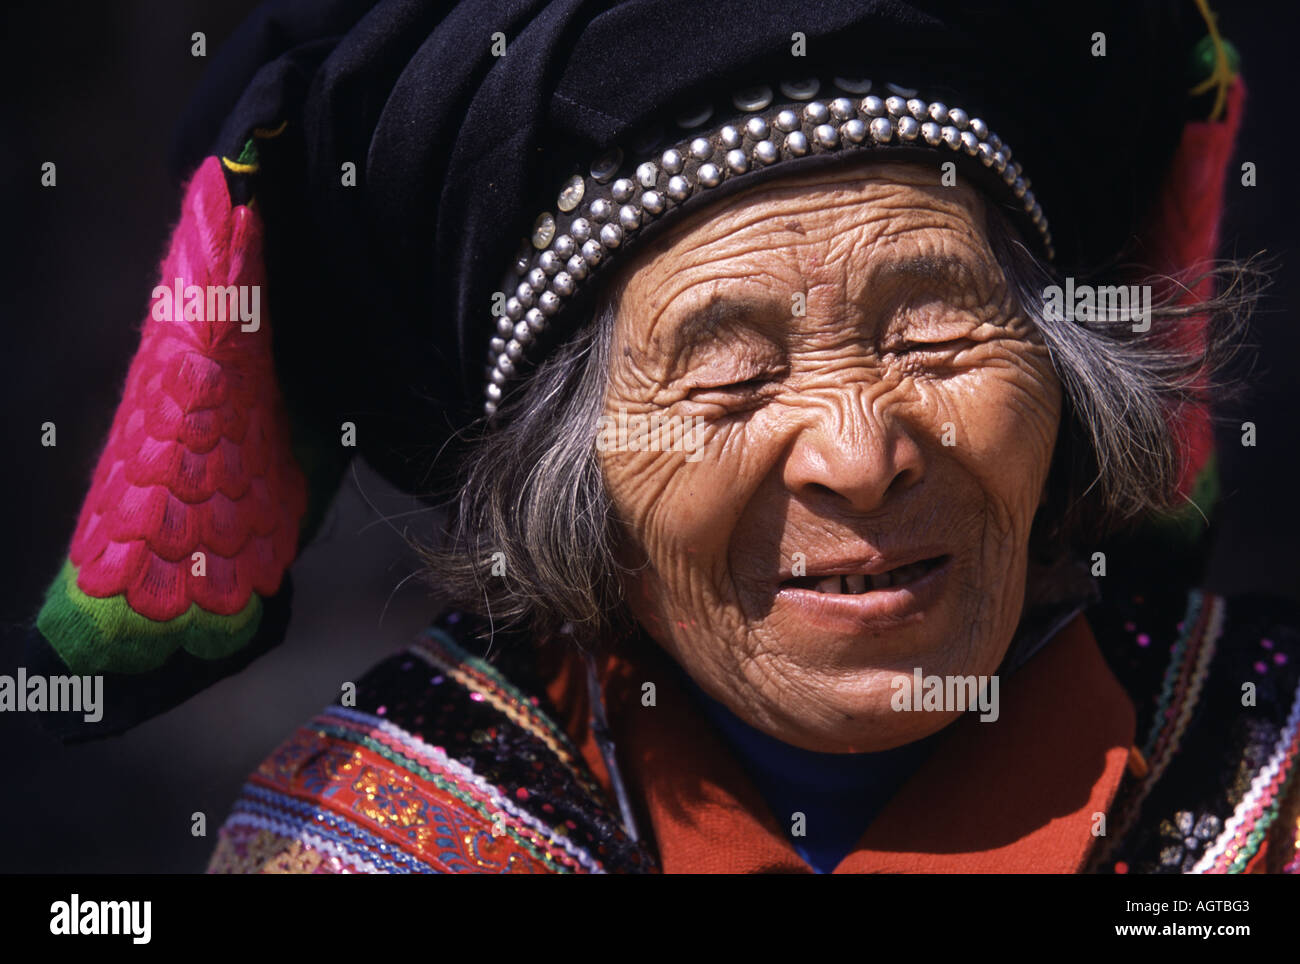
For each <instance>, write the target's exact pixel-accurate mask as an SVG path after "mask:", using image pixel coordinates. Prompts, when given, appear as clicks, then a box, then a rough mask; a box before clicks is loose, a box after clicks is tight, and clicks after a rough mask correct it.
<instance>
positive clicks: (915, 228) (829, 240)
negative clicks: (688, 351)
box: [615, 162, 992, 321]
mask: <svg viewBox="0 0 1300 964" xmlns="http://www.w3.org/2000/svg"><path fill="white" fill-rule="evenodd" d="M983 224H984V203H983V201H982V199H981V197H980V195H979V194H978V193H977V192H976V190H975V189H974V188H973V187H971V186H970V185H969V184H968V183H967V182H965V181H962V180H959V181H958V182H957V184H955V185H952V186H943V185H942V184H941V183H940V171H939V168H938V166H937V165H933V164H930V165H927V164H920V163H905V162H904V163H899V162H887V163H879V162H877V163H872V164H867V165H852V166H845V167H834V168H828V169H824V170H818V171H813V172H808V173H806V174H803V175H801V176H799V177H787V178H781V179H778V180H774V181H770V182H766V183H763V184H758V185H755V186H753V187H751V188H749V189H748V190H746V191H743V192H740V193H738V194H736V195H734V196H732V197H728V198H724V199H723V200H721V201H718V202H717V203H715V204H714V205H711V206H709V207H707V208H705V209H703V210H701V211H698V212H696V213H695V214H693V215H692V216H690V217H689V218H688V219H686V220H685V221H683V222H682V223H680V224H678V225H675V226H674V227H673V228H672V229H671V230H669V231H668V232H666V233H665V234H664V235H662V236H660V237H659V238H658V239H656V240H655V242H654V243H653V244H651V245H650V246H648V247H647V248H645V249H643V250H642V251H640V252H638V253H637V254H636V255H634V256H633V258H632V259H631V260H630V261H629V262H628V263H627V264H625V265H624V266H623V271H622V275H621V278H619V279H618V281H617V282H616V285H615V286H616V288H617V289H618V290H619V293H620V300H621V302H622V303H623V305H624V306H627V305H631V306H633V307H635V309H636V311H635V314H636V315H637V316H639V317H640V318H641V319H642V320H645V321H649V320H651V319H653V318H655V317H657V316H658V315H659V314H660V313H661V312H663V311H664V309H666V308H667V307H668V306H669V305H672V304H674V303H675V302H690V301H701V300H702V301H708V300H712V298H713V297H714V296H715V295H716V294H717V292H718V291H719V290H720V289H723V288H725V289H727V290H729V291H731V292H733V293H736V294H740V293H742V292H745V293H746V294H749V295H752V296H755V297H762V296H763V295H765V294H766V295H771V294H772V293H773V290H774V289H780V291H781V292H782V293H786V292H787V291H789V290H804V291H807V290H808V289H809V288H810V287H812V286H820V285H827V284H831V285H839V286H840V287H841V291H840V294H841V295H842V296H843V297H845V298H846V299H848V300H855V299H857V298H858V297H860V296H861V295H862V291H863V289H864V288H866V287H869V286H870V285H871V284H872V283H873V282H874V281H875V280H876V279H877V278H879V277H881V276H884V275H890V276H899V275H904V276H906V275H919V276H929V277H935V276H936V275H937V274H943V275H944V276H946V277H956V276H957V275H959V274H962V273H967V272H969V273H971V274H979V273H981V271H982V269H985V268H990V267H991V266H992V257H991V253H990V252H989V250H988V247H987V244H986V243H985V240H984V228H983ZM959 269H965V270H964V271H963V270H959Z"/></svg>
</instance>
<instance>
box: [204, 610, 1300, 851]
mask: <svg viewBox="0 0 1300 964" xmlns="http://www.w3.org/2000/svg"><path fill="white" fill-rule="evenodd" d="M1297 626H1300V613H1298V612H1297V607H1296V606H1295V605H1294V604H1293V603H1290V602H1287V601H1280V600H1277V599H1271V598H1263V597H1242V598H1233V599H1231V600H1227V599H1224V598H1222V597H1220V596H1216V595H1213V594H1210V593H1203V592H1199V591H1194V592H1191V593H1187V592H1185V591H1184V592H1179V591H1175V590H1170V591H1166V592H1148V593H1145V594H1143V593H1132V592H1130V593H1127V594H1126V595H1125V596H1124V598H1122V599H1120V600H1119V601H1118V602H1116V601H1115V600H1114V599H1112V600H1110V601H1109V602H1108V604H1107V606H1105V607H1100V606H1094V607H1093V608H1092V609H1090V610H1089V611H1088V612H1087V614H1086V619H1085V618H1084V616H1083V615H1082V614H1080V615H1079V616H1078V617H1077V618H1076V619H1075V620H1073V621H1072V623H1071V626H1070V627H1069V629H1068V631H1066V632H1063V633H1061V634H1059V638H1056V639H1052V640H1051V641H1050V642H1048V643H1047V644H1046V645H1044V646H1043V647H1042V648H1041V650H1040V651H1039V652H1037V653H1035V654H1034V655H1033V656H1032V657H1031V658H1030V659H1029V660H1028V662H1027V663H1026V664H1025V667H1024V668H1023V670H1021V671H1019V672H1018V673H1017V674H1016V676H1015V677H1014V678H1013V680H1011V681H1009V682H1008V683H1007V684H1004V697H1003V702H1004V710H1003V717H1004V720H1005V721H1006V722H1007V724H1008V726H1009V729H1007V730H1006V731H1004V732H1003V735H1002V736H1001V738H999V739H998V740H996V741H992V740H985V741H984V742H983V743H981V742H980V741H981V740H982V739H983V737H982V733H983V732H984V731H982V730H981V729H979V728H978V726H976V725H975V724H974V722H973V717H972V718H971V722H970V723H969V725H968V721H967V720H966V719H963V720H961V721H959V722H958V723H955V724H953V725H952V726H950V727H948V730H951V731H952V734H951V737H950V738H949V740H950V744H951V747H950V748H951V750H952V752H951V753H950V754H949V755H948V756H947V757H945V756H944V755H943V753H940V754H939V757H940V759H938V760H937V761H935V762H934V766H933V767H932V768H931V769H932V772H931V773H930V775H929V776H927V774H926V773H925V772H924V771H923V772H921V773H919V774H918V775H917V776H916V777H914V778H913V779H912V781H911V783H910V784H908V785H905V786H904V788H903V789H902V791H900V793H899V797H900V798H902V799H900V801H899V802H898V806H896V807H893V808H892V811H891V809H890V808H886V810H885V812H884V813H882V814H881V815H880V816H879V817H878V818H877V819H876V821H874V822H873V824H872V826H871V827H870V828H868V832H867V834H866V835H864V839H863V843H862V844H861V845H860V846H859V849H858V851H857V852H855V853H854V854H851V855H850V857H848V858H846V860H845V861H844V863H843V864H842V865H841V866H840V868H838V869H837V872H855V871H868V870H884V871H907V870H927V871H936V870H937V871H950V870H951V871H962V870H985V871H990V870H991V871H998V870H1048V871H1078V872H1088V871H1090V872H1101V873H1239V872H1242V871H1267V872H1285V873H1294V872H1296V871H1297V870H1300V851H1298V850H1297V845H1298V844H1300V836H1298V833H1300V822H1298V821H1300V781H1298V780H1297V779H1296V777H1295V771H1296V767H1297V755H1298V752H1300V728H1298V724H1300V691H1298V689H1297V684H1298V682H1300V632H1297V629H1296V627H1297ZM481 628H482V627H481V626H480V625H479V624H478V623H477V622H476V621H475V620H474V619H472V618H469V617H465V616H461V615H459V614H455V613H452V614H447V615H444V616H443V617H442V618H441V619H440V620H438V622H437V623H436V624H435V625H433V626H431V627H430V628H429V629H428V630H427V631H426V632H425V633H424V634H423V635H422V636H421V637H420V638H419V639H417V640H416V641H415V642H414V643H413V644H412V645H411V646H409V647H408V648H407V649H405V650H404V651H402V652H400V653H398V654H397V655H394V656H393V657H391V658H389V659H387V660H386V661H384V662H382V663H381V664H379V665H378V666H376V667H375V668H374V669H373V670H372V671H371V672H370V673H369V674H368V675H367V676H366V677H365V678H364V679H363V680H362V681H361V682H360V683H359V686H358V690H357V694H356V702H355V705H354V706H347V705H337V704H336V705H331V706H328V707H327V708H326V709H325V710H323V711H322V712H321V713H320V715H318V716H317V717H316V718H315V719H314V720H312V721H311V723H310V724H308V725H306V726H304V727H303V728H301V729H300V730H299V731H298V732H297V733H295V734H294V735H293V736H292V737H291V738H290V739H289V740H287V741H286V742H285V743H283V744H282V745H281V746H280V747H279V748H278V749H277V750H275V752H274V753H272V754H271V755H270V756H269V757H268V758H267V759H266V761H265V762H264V763H263V764H262V765H261V766H260V767H259V768H258V770H257V771H256V772H255V773H254V774H252V775H251V776H250V777H249V779H248V781H247V783H246V785H245V786H244V788H243V791H242V793H241V794H240V796H239V798H238V801H237V802H236V804H235V806H234V809H233V811H232V812H231V814H230V816H229V819H228V820H227V821H226V823H225V825H224V826H223V828H222V829H221V833H220V838H219V843H218V845H217V848H216V850H215V852H214V854H213V856H212V859H211V863H210V866H209V870H210V871H211V872H219V873H223V872H262V873H284V872H293V873H357V872H367V873H389V872H391V873H408V872H409V873H460V872H475V873H499V872H559V873H604V872H637V873H639V872H656V871H664V872H683V871H684V872H691V871H725V870H733V871H751V872H762V871H793V872H809V871H810V868H809V867H808V866H807V865H806V864H804V863H803V861H802V860H801V859H800V858H799V857H798V856H797V855H796V854H795V852H794V850H793V849H792V848H791V847H790V845H789V842H788V840H786V839H784V837H783V835H784V834H785V833H786V832H787V831H788V827H786V826H784V825H783V824H782V823H780V822H779V821H777V820H776V819H775V817H774V816H773V815H772V814H770V813H767V812H766V810H765V806H764V804H763V802H762V799H761V798H760V797H758V796H757V795H756V793H755V792H754V789H753V787H752V785H747V783H746V780H745V777H744V776H743V773H741V772H740V771H738V770H737V769H736V766H735V761H734V760H730V759H728V758H727V756H726V753H725V750H723V749H721V747H720V745H719V744H718V743H717V742H716V741H715V740H714V739H713V737H712V736H711V735H710V734H709V733H708V732H707V727H704V726H702V724H701V721H700V718H699V717H696V716H692V715H691V714H690V709H689V706H688V705H687V704H686V703H685V702H683V701H681V699H680V694H677V693H676V691H675V690H674V689H673V687H672V683H671V671H670V669H668V668H665V667H664V666H663V665H662V664H661V663H655V662H654V660H653V658H652V657H647V659H648V660H649V661H646V660H642V661H640V662H636V661H632V662H627V661H623V662H622V663H620V662H619V661H618V659H616V658H614V657H612V656H611V657H610V659H609V660H606V662H605V663H604V665H603V666H602V667H601V668H600V669H599V670H598V671H596V672H597V677H598V680H597V683H596V687H595V689H592V687H591V686H590V685H588V684H589V683H590V681H589V680H588V679H587V678H586V669H585V666H584V664H583V663H582V661H580V660H577V659H576V657H574V655H573V654H572V652H568V653H565V652H560V653H559V654H558V655H556V651H551V650H548V648H547V647H541V648H537V647H529V646H526V645H513V646H511V645H503V644H502V643H501V641H500V640H499V639H498V640H497V642H496V643H495V644H494V646H493V656H492V658H491V659H490V660H485V659H483V658H480V656H478V655H475V653H482V652H483V651H484V645H483V644H482V643H481V642H479V641H478V640H477V639H476V632H477V631H478V630H480V629H481ZM1094 639H1095V640H1096V641H1095V642H1094V641H1093V640H1094ZM592 665H593V667H594V666H595V665H596V664H595V663H593V664H592ZM647 678H649V679H656V680H658V682H659V684H660V685H659V696H658V699H657V701H655V704H654V705H653V706H651V707H646V706H644V705H642V704H643V702H644V701H643V700H640V699H639V698H638V697H639V694H640V693H641V692H642V686H643V681H644V680H645V679H647ZM1015 686H1018V687H1019V692H1021V693H1022V694H1024V696H1023V698H1021V700H1020V702H1019V703H1017V697H1016V696H1015V695H1014V694H1015V693H1016V692H1017V690H1016V689H1015V688H1014V687H1015ZM1062 688H1064V689H1065V690H1066V691H1068V692H1071V693H1074V694H1075V696H1076V697H1077V700H1074V702H1076V703H1077V704H1078V705H1077V706H1074V707H1073V708H1072V707H1071V705H1070V704H1071V703H1072V700H1071V699H1062V697H1061V692H1062ZM1038 691H1041V693H1042V694H1044V695H1041V696H1034V695H1033V694H1034V693H1035V692H1038ZM593 695H594V696H595V697H596V698H597V700H598V701H599V702H598V703H593V702H592V700H591V697H592V696H593ZM1105 707H1111V709H1105ZM606 710H608V716H609V720H608V728H606V726H605V720H604V719H603V717H604V715H605V711H606ZM654 714H659V715H657V716H655V715H654ZM1080 714H1083V715H1082V716H1081V715H1080ZM1085 718H1086V722H1085V723H1084V724H1083V725H1081V722H1080V721H1081V720H1084V719H1085ZM638 720H640V721H647V720H649V721H652V722H648V723H638V722H637V721H638ZM593 723H594V725H593ZM611 734H612V737H613V739H612V745H611V743H610V741H609V740H607V739H605V738H606V737H607V736H609V735H611ZM1007 734H1011V735H1012V737H1013V738H1011V739H1008V738H1007ZM1080 734H1082V735H1080ZM1044 740H1046V741H1048V742H1047V743H1044V742H1043V741H1044ZM1044 753H1046V755H1044ZM969 761H973V762H969ZM963 767H965V768H967V770H969V772H967V771H966V770H963ZM999 768H1001V769H999ZM1053 768H1055V769H1053ZM936 779H939V780H942V782H941V783H934V785H933V786H931V785H929V784H928V783H927V781H928V780H936ZM954 785H955V786H956V787H957V789H958V790H959V791H960V792H961V793H963V794H964V797H963V804H962V806H961V807H955V806H953V805H952V797H951V791H952V790H953V787H954ZM620 786H625V788H626V789H625V793H624V794H623V796H624V797H626V798H627V801H628V802H626V803H625V806H624V808H620V806H619V804H618V803H617V802H616V801H617V799H618V797H619V793H618V791H619V789H620ZM939 787H942V788H943V789H944V791H945V793H946V794H947V795H944V794H940V793H938V792H936V789H937V788H939ZM999 794H1002V795H1001V796H999ZM939 797H942V799H937V800H936V798H939ZM945 808H946V809H945ZM624 810H626V811H627V812H624ZM1008 811H1011V812H1012V815H1011V816H1009V817H1008V816H1005V814H1006V812H1008ZM960 814H968V816H960ZM633 833H635V834H636V835H637V837H638V838H639V839H634V838H633ZM873 835H874V836H873Z"/></svg>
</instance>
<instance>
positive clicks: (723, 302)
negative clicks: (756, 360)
mask: <svg viewBox="0 0 1300 964" xmlns="http://www.w3.org/2000/svg"><path fill="white" fill-rule="evenodd" d="M772 315H773V304H772V302H770V301H766V300H762V299H758V298H753V297H741V298H732V297H727V296H722V297H718V298H715V299H714V300H712V301H710V302H709V303H708V304H706V305H702V306H700V307H698V308H692V309H690V310H688V311H687V312H686V314H685V315H684V316H682V318H681V319H680V320H679V321H677V323H676V324H674V325H673V327H672V331H671V334H670V336H669V340H668V345H669V350H670V352H671V353H672V355H673V356H674V357H675V356H678V355H680V354H682V353H683V352H685V351H687V350H688V349H689V348H690V347H691V346H692V345H695V344H698V343H700V342H703V341H707V340H711V339H712V338H714V337H716V336H717V335H718V334H719V332H722V331H725V330H728V329H736V328H741V327H747V328H750V329H752V330H754V331H762V330H764V329H765V328H767V327H770V324H771V318H772Z"/></svg>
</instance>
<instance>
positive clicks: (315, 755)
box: [209, 629, 653, 873]
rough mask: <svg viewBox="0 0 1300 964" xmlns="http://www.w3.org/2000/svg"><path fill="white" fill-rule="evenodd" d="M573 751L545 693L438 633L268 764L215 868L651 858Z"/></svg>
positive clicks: (645, 866) (584, 865)
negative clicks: (546, 706)
mask: <svg viewBox="0 0 1300 964" xmlns="http://www.w3.org/2000/svg"><path fill="white" fill-rule="evenodd" d="M359 707H364V709H362V708H359ZM428 737H434V738H435V739H436V740H437V742H432V741H431V740H430V739H429V738H428ZM579 759H580V758H579V757H578V754H577V752H576V750H575V749H574V748H573V746H572V745H571V743H570V741H569V738H568V737H567V736H566V735H565V734H564V732H563V731H561V730H560V729H559V728H558V727H557V726H556V725H555V723H554V722H553V721H552V720H551V719H550V718H549V717H548V716H547V714H546V713H544V712H543V711H542V709H541V706H540V701H539V700H537V699H536V698H530V697H526V696H525V695H524V694H523V693H522V692H520V691H519V690H518V689H517V688H516V687H515V686H514V685H513V684H511V683H509V682H507V681H506V680H505V678H504V677H503V676H502V675H501V674H500V673H499V672H498V671H497V670H496V669H495V668H494V667H492V666H490V665H488V664H487V663H486V662H484V661H483V660H479V659H476V658H475V657H473V656H471V655H470V654H469V653H467V652H466V651H465V650H463V649H461V648H460V646H459V645H457V643H456V642H455V641H454V640H453V639H452V638H451V637H450V636H449V635H447V634H446V633H445V632H442V631H441V630H437V629H431V630H429V631H428V632H427V633H426V634H425V635H424V636H423V637H422V638H421V639H420V640H418V641H417V643H416V644H415V645H413V646H412V647H410V648H409V649H408V650H407V651H405V652H404V653H402V654H400V655H398V656H396V657H393V658H392V659H390V660H387V661H386V662H385V663H383V664H381V665H380V667H377V668H376V670H375V671H374V672H372V673H371V674H368V675H367V677H366V678H365V679H364V680H362V681H361V683H360V684H359V685H358V708H353V707H342V706H331V707H327V708H326V709H325V710H324V711H323V712H322V713H320V714H319V715H318V716H317V717H316V718H315V719H314V720H313V721H312V723H311V724H310V725H309V726H307V727H304V728H302V729H301V730H299V731H298V732H297V733H296V734H295V735H294V736H293V737H291V738H290V739H289V740H287V741H286V742H285V743H284V744H283V745H281V746H280V747H279V748H277V749H276V751H275V752H274V753H272V754H271V755H270V756H269V757H268V758H267V759H266V760H265V762H263V764H262V765H261V766H260V767H259V768H258V770H257V771H256V772H255V773H254V774H253V775H252V776H251V777H250V778H249V782H248V784H247V785H246V786H245V788H244V792H243V794H242V795H241V797H240V799H239V801H238V802H237V804H236V806H235V808H234V811H233V813H232V815H231V817H230V819H229V820H228V821H227V823H226V825H225V826H224V827H223V828H222V831H221V841H220V843H219V846H218V848H217V851H216V853H215V854H214V855H213V859H212V862H211V865H210V868H209V869H210V870H211V871H212V872H216V873H228V872H262V873H273V872H279V871H282V870H283V869H284V868H298V870H299V872H304V873H356V872H361V873H466V872H473V873H507V872H509V873H516V872H523V873H537V872H546V873H605V872H607V871H608V870H610V869H611V868H612V869H615V870H620V871H626V870H652V869H653V862H652V860H651V859H650V857H649V855H648V853H646V852H645V851H644V850H643V849H641V848H640V847H639V846H637V845H636V844H635V843H634V842H632V841H631V840H630V839H627V838H626V837H625V835H623V832H622V828H621V826H620V825H619V824H618V822H617V821H616V820H615V819H614V817H613V815H612V812H611V810H610V808H609V807H608V806H607V804H606V802H605V801H604V799H603V796H602V794H601V792H600V790H599V788H598V786H597V785H596V784H595V782H594V780H593V779H592V778H591V775H590V774H589V773H588V772H587V771H586V769H585V767H584V766H582V765H581V764H580V763H579V762H578V761H579Z"/></svg>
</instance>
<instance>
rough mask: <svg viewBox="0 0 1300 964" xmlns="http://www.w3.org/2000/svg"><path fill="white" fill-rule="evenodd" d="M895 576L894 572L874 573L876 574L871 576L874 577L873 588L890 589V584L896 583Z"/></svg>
mask: <svg viewBox="0 0 1300 964" xmlns="http://www.w3.org/2000/svg"><path fill="white" fill-rule="evenodd" d="M893 577H894V574H893V573H892V572H881V573H877V574H876V575H874V576H872V577H871V578H872V582H873V583H874V586H873V588H875V589H888V588H889V587H890V586H892V585H893V584H894V578H893Z"/></svg>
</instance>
